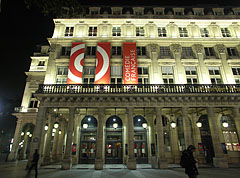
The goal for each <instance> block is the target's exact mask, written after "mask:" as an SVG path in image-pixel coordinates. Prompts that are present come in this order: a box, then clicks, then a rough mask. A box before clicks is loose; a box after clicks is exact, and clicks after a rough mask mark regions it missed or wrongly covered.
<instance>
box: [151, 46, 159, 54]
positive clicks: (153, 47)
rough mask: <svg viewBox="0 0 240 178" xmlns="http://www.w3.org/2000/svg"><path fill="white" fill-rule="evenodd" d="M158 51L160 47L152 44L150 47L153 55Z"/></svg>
mask: <svg viewBox="0 0 240 178" xmlns="http://www.w3.org/2000/svg"><path fill="white" fill-rule="evenodd" d="M157 49H158V45H156V44H151V45H150V50H151V52H152V53H153V52H157Z"/></svg>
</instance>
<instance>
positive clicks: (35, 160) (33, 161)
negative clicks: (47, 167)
mask: <svg viewBox="0 0 240 178" xmlns="http://www.w3.org/2000/svg"><path fill="white" fill-rule="evenodd" d="M38 160H39V153H38V149H36V150H35V152H34V154H33V160H32V165H31V167H30V168H29V170H28V174H30V173H31V170H32V168H33V167H34V169H35V178H37V176H38Z"/></svg>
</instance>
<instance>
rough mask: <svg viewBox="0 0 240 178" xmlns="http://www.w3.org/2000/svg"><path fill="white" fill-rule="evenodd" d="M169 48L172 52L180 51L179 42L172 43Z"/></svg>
mask: <svg viewBox="0 0 240 178" xmlns="http://www.w3.org/2000/svg"><path fill="white" fill-rule="evenodd" d="M171 48H172V50H173V52H174V53H180V52H181V45H180V44H172V45H171Z"/></svg>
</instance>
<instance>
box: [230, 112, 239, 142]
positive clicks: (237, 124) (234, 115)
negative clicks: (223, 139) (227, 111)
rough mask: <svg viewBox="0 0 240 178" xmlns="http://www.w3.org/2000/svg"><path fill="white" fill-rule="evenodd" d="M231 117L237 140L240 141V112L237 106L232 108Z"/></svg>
mask: <svg viewBox="0 0 240 178" xmlns="http://www.w3.org/2000/svg"><path fill="white" fill-rule="evenodd" d="M232 113H233V119H234V122H235V126H236V129H237V135H238V141H240V114H239V107H235V108H232Z"/></svg>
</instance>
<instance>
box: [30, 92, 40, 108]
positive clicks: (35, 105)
mask: <svg viewBox="0 0 240 178" xmlns="http://www.w3.org/2000/svg"><path fill="white" fill-rule="evenodd" d="M39 103H40V102H39V101H38V100H37V98H35V97H34V95H33V93H32V96H31V99H30V103H29V108H38V105H39Z"/></svg>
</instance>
